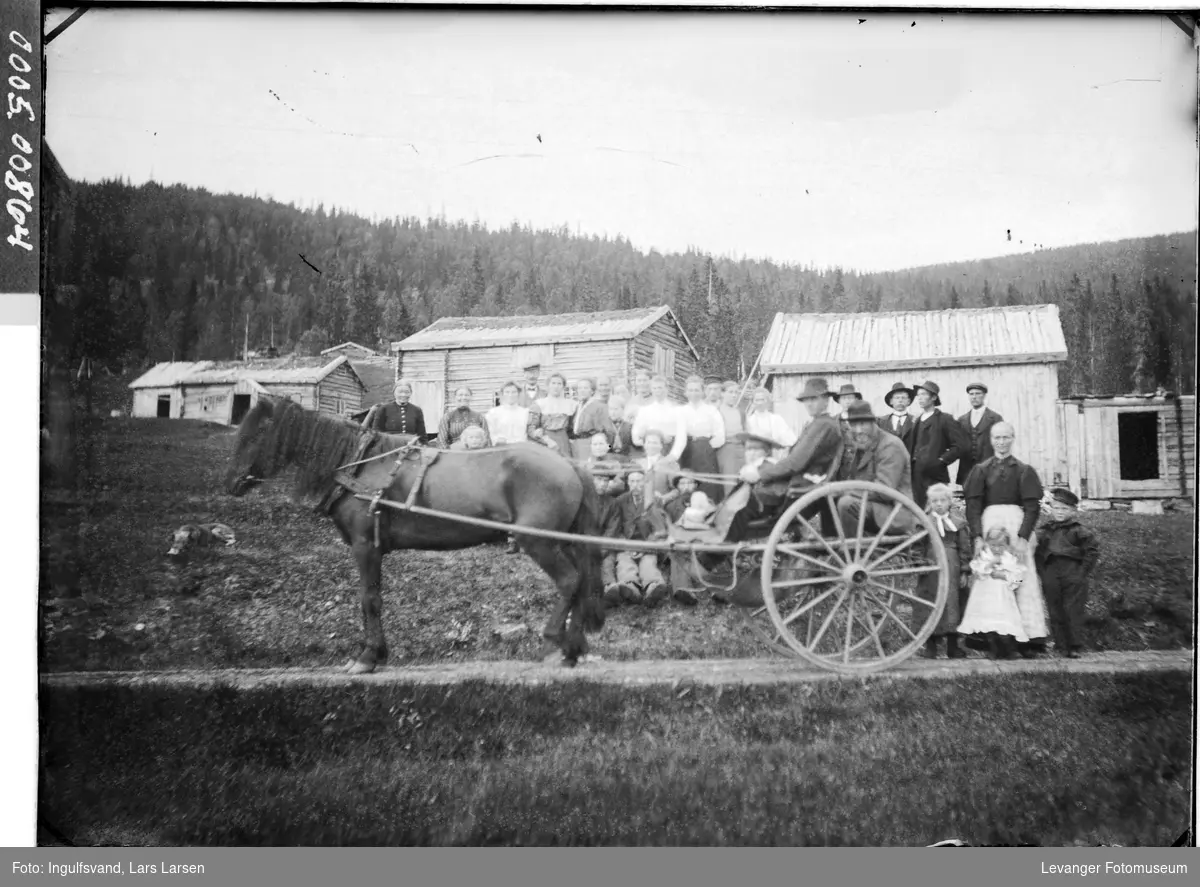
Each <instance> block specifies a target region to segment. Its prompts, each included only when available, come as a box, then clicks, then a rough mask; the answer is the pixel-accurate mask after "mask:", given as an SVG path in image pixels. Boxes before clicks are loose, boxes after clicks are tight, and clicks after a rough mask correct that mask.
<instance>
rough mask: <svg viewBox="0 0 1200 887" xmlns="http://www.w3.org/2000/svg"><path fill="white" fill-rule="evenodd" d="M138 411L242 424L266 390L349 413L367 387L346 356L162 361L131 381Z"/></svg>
mask: <svg viewBox="0 0 1200 887" xmlns="http://www.w3.org/2000/svg"><path fill="white" fill-rule="evenodd" d="M129 387H130V388H132V389H133V415H134V417H135V418H137V417H155V416H157V417H161V418H171V419H200V420H203V421H206V422H217V423H220V424H222V425H237V424H238V423H240V422H241V421H242V417H243V416H245V415H246V413H247V412H249V411H250V408H251V407H252V406H254V404H255V403H257V401H258V397H259V395H261V394H272V395H275V396H276V397H288V398H291V399H292V400H294V401H295V402H296V403H298V404H300V405H301V406H302V407H305V408H306V409H310V410H320V411H322V412H326V413H333V414H335V415H343V416H344V415H349V414H351V413H355V412H357V411H359V410H360V409H362V401H363V397H364V395H365V394H366V387H365V386H364V385H363V382H362V379H360V378H359V376H358V373H356V372H355V370H354V367H353V366H352V365H351V363H350V361H349V360H348V359H347V358H346V357H344V356H343V357H337V358H335V359H334V360H332V361H330V360H326V359H324V358H297V357H287V358H280V359H276V360H265V361H248V362H241V361H237V362H234V361H230V362H223V363H216V362H213V361H200V362H198V363H160V364H158V365H157V366H155V367H153V368H152V369H151V370H150V371H149V372H147V373H145V374H144V375H142V376H140V377H139V378H137V379H135V380H134V381H133V382H131V383H130V385H129Z"/></svg>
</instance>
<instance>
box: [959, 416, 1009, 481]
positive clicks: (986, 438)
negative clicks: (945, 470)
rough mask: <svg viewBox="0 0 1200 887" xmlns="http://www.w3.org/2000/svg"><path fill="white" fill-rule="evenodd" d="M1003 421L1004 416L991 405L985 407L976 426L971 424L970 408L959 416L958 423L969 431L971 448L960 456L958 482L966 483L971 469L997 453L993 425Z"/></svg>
mask: <svg viewBox="0 0 1200 887" xmlns="http://www.w3.org/2000/svg"><path fill="white" fill-rule="evenodd" d="M1003 421H1004V417H1003V416H1001V415H1000V414H999V413H997V412H996V411H995V410H993V409H990V408H989V407H984V408H983V416H982V417H980V419H979V424H978V425H975V426H972V425H971V412H970V410H968V411H967V412H965V413H963V414H962V415H961V416H959V417H958V424H959V425H961V426H962V427H963V431H965V432H966V433H967V439H968V441H969V442H970V449H969V450H968V451H967V452H965V453H963V454H962V456H960V457H959V460H958V479H957V480H956V481H955V482H956V483H958V484H960V485H965V484H966V482H967V475H968V474H970V473H971V469H972V468H974V467H975V466H976V465H978V464H979V463H980V462H986V461H987V460H988V459H990V458H992V456H994V455H995V452H994V451H993V450H992V426H993V425H995V424H996V423H997V422H1003Z"/></svg>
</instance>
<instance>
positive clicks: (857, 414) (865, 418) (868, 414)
mask: <svg viewBox="0 0 1200 887" xmlns="http://www.w3.org/2000/svg"><path fill="white" fill-rule="evenodd" d="M843 415H844V416H845V417H846V421H847V422H874V421H875V418H876V416H875V411H874V410H872V409H871V404H869V403H868V402H867V401H865V400H859V401H855V402H854V403H852V404H850V406H848V407H846V409H845V411H844V412H843Z"/></svg>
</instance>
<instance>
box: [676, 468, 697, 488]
mask: <svg viewBox="0 0 1200 887" xmlns="http://www.w3.org/2000/svg"><path fill="white" fill-rule="evenodd" d="M681 480H690V481H695V482H696V483H700V481H698V480H696V475H694V474H692V473H691V472H690V471H681V472H679V474H677V475H675V479H674V480H672V481H671V486H673V487H678V486H679V482H680V481H681Z"/></svg>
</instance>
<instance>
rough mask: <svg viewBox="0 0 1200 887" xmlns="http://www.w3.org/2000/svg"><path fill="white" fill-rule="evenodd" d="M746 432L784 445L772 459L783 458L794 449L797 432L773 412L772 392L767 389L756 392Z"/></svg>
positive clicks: (747, 419) (747, 420) (751, 404)
mask: <svg viewBox="0 0 1200 887" xmlns="http://www.w3.org/2000/svg"><path fill="white" fill-rule="evenodd" d="M746 430H747V431H748V432H750V433H751V434H757V435H758V436H759V437H765V438H767V439H768V440H773V441H775V442H777V443H780V444H783V448H782V449H778V450H776V451H775V452H774V453H772V457H773V458H776V459H781V458H783V456H785V455H786V454H787V451H788V450H790V449H791V448H792V444H794V443H795V442H796V432H794V431H793V430H792V429H791V426H789V425H788V423H787V421H786V420H785V419H784V418H783V416H780V415H779V414H778V413H775V412H772V410H771V392H770V391H768V390H767V389H766V388H759V389H757V390H755V392H754V399H753V400H752V401H751V403H750V409H749V410H747V411H746Z"/></svg>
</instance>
